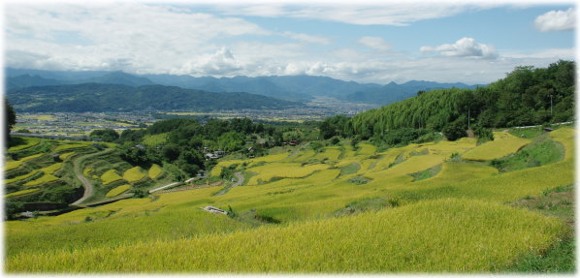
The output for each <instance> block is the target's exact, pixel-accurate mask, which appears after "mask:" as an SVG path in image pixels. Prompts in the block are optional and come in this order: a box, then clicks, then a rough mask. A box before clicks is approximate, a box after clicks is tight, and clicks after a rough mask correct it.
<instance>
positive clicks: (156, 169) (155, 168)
mask: <svg viewBox="0 0 580 278" xmlns="http://www.w3.org/2000/svg"><path fill="white" fill-rule="evenodd" d="M147 174H148V175H149V178H150V179H152V180H154V179H157V178H158V177H160V176H161V174H163V168H161V166H159V165H157V164H153V165H151V168H149V171H148V172H147Z"/></svg>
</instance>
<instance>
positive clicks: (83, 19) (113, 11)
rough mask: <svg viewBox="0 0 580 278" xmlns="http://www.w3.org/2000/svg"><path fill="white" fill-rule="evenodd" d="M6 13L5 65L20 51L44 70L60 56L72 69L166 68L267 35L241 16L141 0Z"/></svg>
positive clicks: (28, 8)
mask: <svg viewBox="0 0 580 278" xmlns="http://www.w3.org/2000/svg"><path fill="white" fill-rule="evenodd" d="M5 15H6V18H5V30H6V33H5V48H6V53H7V56H6V61H7V62H8V66H16V64H15V63H17V62H16V60H17V59H18V56H14V57H11V56H10V55H11V53H15V52H14V51H20V52H21V53H29V54H30V55H28V56H38V57H41V58H42V59H44V60H43V61H35V64H36V65H39V66H43V67H44V68H47V69H48V68H49V66H50V65H53V64H54V61H59V62H61V63H62V65H61V66H63V67H65V68H69V69H71V70H78V69H103V68H105V67H106V66H107V65H109V66H111V67H123V66H124V67H125V68H122V70H125V71H134V72H140V73H148V72H150V73H155V72H160V71H161V72H167V71H169V70H170V69H175V68H176V67H180V64H182V63H183V60H184V59H185V60H187V59H190V58H192V57H198V56H201V58H204V57H205V56H204V55H205V53H208V52H213V51H215V49H216V48H218V46H216V45H215V43H214V42H215V41H217V40H223V39H231V38H235V37H239V36H246V35H254V36H267V35H270V32H269V31H268V30H265V29H263V28H261V27H259V26H258V25H256V24H254V23H251V22H248V21H246V20H243V19H240V18H235V17H223V16H216V15H213V14H206V13H199V12H195V11H191V10H184V9H178V8H175V7H172V6H163V5H147V4H145V3H129V2H120V3H115V4H114V5H112V4H92V5H91V4H82V5H81V4H76V3H53V4H50V5H18V4H12V5H7V6H6V13H5ZM71 34H73V35H74V36H72V35H71ZM21 56H22V55H20V57H21ZM206 56H207V55H206ZM205 58H207V57H205Z"/></svg>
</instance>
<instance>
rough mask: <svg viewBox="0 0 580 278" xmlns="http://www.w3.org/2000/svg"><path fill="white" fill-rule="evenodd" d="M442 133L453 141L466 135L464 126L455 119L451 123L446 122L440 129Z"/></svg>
mask: <svg viewBox="0 0 580 278" xmlns="http://www.w3.org/2000/svg"><path fill="white" fill-rule="evenodd" d="M442 132H443V135H445V138H447V140H449V141H455V140H457V139H459V138H462V137H465V136H467V132H466V131H465V126H464V124H463V123H461V121H455V122H453V123H450V124H448V125H447V126H446V127H445V128H443V130H442Z"/></svg>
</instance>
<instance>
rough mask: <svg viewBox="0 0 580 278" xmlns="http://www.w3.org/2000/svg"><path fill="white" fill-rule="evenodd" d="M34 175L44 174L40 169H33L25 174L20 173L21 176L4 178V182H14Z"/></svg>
mask: <svg viewBox="0 0 580 278" xmlns="http://www.w3.org/2000/svg"><path fill="white" fill-rule="evenodd" d="M36 175H38V177H40V175H44V173H42V172H41V171H40V170H35V171H31V172H29V173H28V174H26V175H21V176H17V177H14V178H11V179H7V180H4V183H6V184H11V183H16V182H19V181H23V180H25V179H28V178H32V177H33V176H36Z"/></svg>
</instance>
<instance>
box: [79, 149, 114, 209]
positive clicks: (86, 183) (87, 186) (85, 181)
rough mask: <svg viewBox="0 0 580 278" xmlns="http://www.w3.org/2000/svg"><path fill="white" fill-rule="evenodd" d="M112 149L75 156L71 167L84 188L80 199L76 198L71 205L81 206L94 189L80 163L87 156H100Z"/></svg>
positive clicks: (87, 157)
mask: <svg viewBox="0 0 580 278" xmlns="http://www.w3.org/2000/svg"><path fill="white" fill-rule="evenodd" d="M113 151H114V149H107V150H104V151H102V152H98V153H92V154H88V155H85V156H81V157H79V158H77V159H75V160H74V161H73V169H74V172H75V176H76V177H77V179H78V180H80V181H81V183H82V184H83V187H84V188H85V192H84V193H83V197H81V198H80V199H78V200H76V201H75V202H74V203H72V204H71V206H82V205H80V204H82V203H83V202H84V201H86V200H87V199H88V198H90V197H92V196H93V192H94V190H95V188H94V186H93V184H92V183H91V182H90V181H89V179H87V178H86V177H85V176H84V175H83V169H82V163H83V162H84V161H85V160H86V159H89V158H92V157H95V156H100V155H104V154H108V153H110V152H113Z"/></svg>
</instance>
